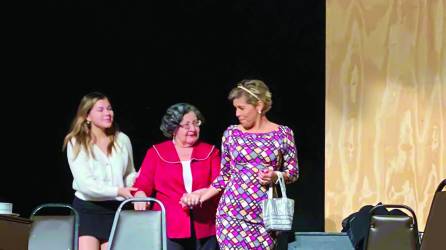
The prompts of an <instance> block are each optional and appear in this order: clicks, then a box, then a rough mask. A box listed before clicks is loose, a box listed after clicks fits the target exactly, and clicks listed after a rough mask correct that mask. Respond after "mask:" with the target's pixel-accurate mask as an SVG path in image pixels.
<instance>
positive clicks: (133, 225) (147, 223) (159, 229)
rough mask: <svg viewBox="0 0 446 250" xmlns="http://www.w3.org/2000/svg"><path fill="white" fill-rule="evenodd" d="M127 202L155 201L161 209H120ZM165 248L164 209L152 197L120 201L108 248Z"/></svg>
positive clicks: (112, 249) (137, 249) (110, 249)
mask: <svg viewBox="0 0 446 250" xmlns="http://www.w3.org/2000/svg"><path fill="white" fill-rule="evenodd" d="M129 202H156V203H158V204H159V206H160V207H161V211H151V210H146V211H134V210H122V208H123V206H124V205H126V204H128V203H129ZM127 249H132V250H140V249H141V250H143V249H151V250H152V249H153V250H156V249H160V250H166V249H167V234H166V210H165V208H164V206H163V204H162V203H161V201H159V200H157V199H154V198H150V197H147V198H132V199H128V200H125V201H123V202H122V203H121V205H120V206H119V208H118V210H117V211H116V214H115V219H114V221H113V226H112V230H111V233H110V238H109V241H108V250H127Z"/></svg>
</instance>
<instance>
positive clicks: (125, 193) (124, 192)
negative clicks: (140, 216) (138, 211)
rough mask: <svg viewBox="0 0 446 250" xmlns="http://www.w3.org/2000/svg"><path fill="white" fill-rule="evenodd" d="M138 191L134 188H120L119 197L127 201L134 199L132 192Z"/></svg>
mask: <svg viewBox="0 0 446 250" xmlns="http://www.w3.org/2000/svg"><path fill="white" fill-rule="evenodd" d="M136 190H138V189H137V188H134V187H120V188H118V196H121V197H124V198H126V199H129V198H133V195H132V193H131V192H132V191H136Z"/></svg>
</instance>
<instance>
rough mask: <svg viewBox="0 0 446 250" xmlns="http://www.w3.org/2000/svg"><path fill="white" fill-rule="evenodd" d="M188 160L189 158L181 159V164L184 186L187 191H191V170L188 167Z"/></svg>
mask: <svg viewBox="0 0 446 250" xmlns="http://www.w3.org/2000/svg"><path fill="white" fill-rule="evenodd" d="M190 162H191V161H190V160H188V161H181V165H182V166H183V181H184V188H185V189H186V191H187V192H188V193H192V170H191V168H190Z"/></svg>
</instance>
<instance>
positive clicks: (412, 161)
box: [325, 0, 446, 231]
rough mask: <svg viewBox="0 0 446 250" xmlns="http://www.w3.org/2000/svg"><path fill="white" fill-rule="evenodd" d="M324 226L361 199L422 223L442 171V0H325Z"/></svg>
mask: <svg viewBox="0 0 446 250" xmlns="http://www.w3.org/2000/svg"><path fill="white" fill-rule="evenodd" d="M326 6H327V7H326V8H327V9H326V15H327V16H326V122H325V136H326V139H325V143H326V144H325V168H326V174H325V178H326V179H325V217H326V218H325V229H326V231H340V230H341V221H342V219H343V218H345V217H346V216H348V215H349V214H350V213H352V212H355V211H357V210H358V209H359V208H361V207H362V206H364V205H367V204H376V203H377V202H380V201H381V202H383V203H392V204H406V205H408V206H410V207H411V208H413V209H414V210H415V212H416V214H417V217H418V219H419V228H420V230H424V225H425V222H426V219H427V215H428V212H429V208H430V204H431V201H432V197H433V192H434V190H435V188H436V186H437V185H438V183H439V182H440V181H441V180H442V179H444V178H446V121H445V116H446V101H445V99H446V52H445V50H446V10H445V8H446V0H373V1H368V0H327V5H326Z"/></svg>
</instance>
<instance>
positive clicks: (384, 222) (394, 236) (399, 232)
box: [364, 205, 420, 250]
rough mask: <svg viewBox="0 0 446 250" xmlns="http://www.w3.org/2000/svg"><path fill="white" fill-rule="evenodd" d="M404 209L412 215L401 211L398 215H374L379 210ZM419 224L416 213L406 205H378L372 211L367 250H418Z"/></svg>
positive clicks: (366, 241)
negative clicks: (382, 208)
mask: <svg viewBox="0 0 446 250" xmlns="http://www.w3.org/2000/svg"><path fill="white" fill-rule="evenodd" d="M381 207H384V208H397V209H399V208H402V209H405V210H407V211H409V212H410V213H411V215H412V217H411V216H409V215H406V214H404V213H403V212H401V211H399V210H394V211H398V212H399V213H398V214H393V213H392V212H390V213H389V214H386V215H377V214H374V213H375V211H377V209H378V208H381ZM419 246H420V244H419V240H418V223H417V217H416V215H415V213H414V211H413V210H412V209H411V208H410V207H408V206H404V205H377V206H375V207H374V208H372V209H371V210H370V221H369V230H368V234H367V237H366V240H365V243H364V249H365V250H399V249H401V250H418V249H419Z"/></svg>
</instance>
